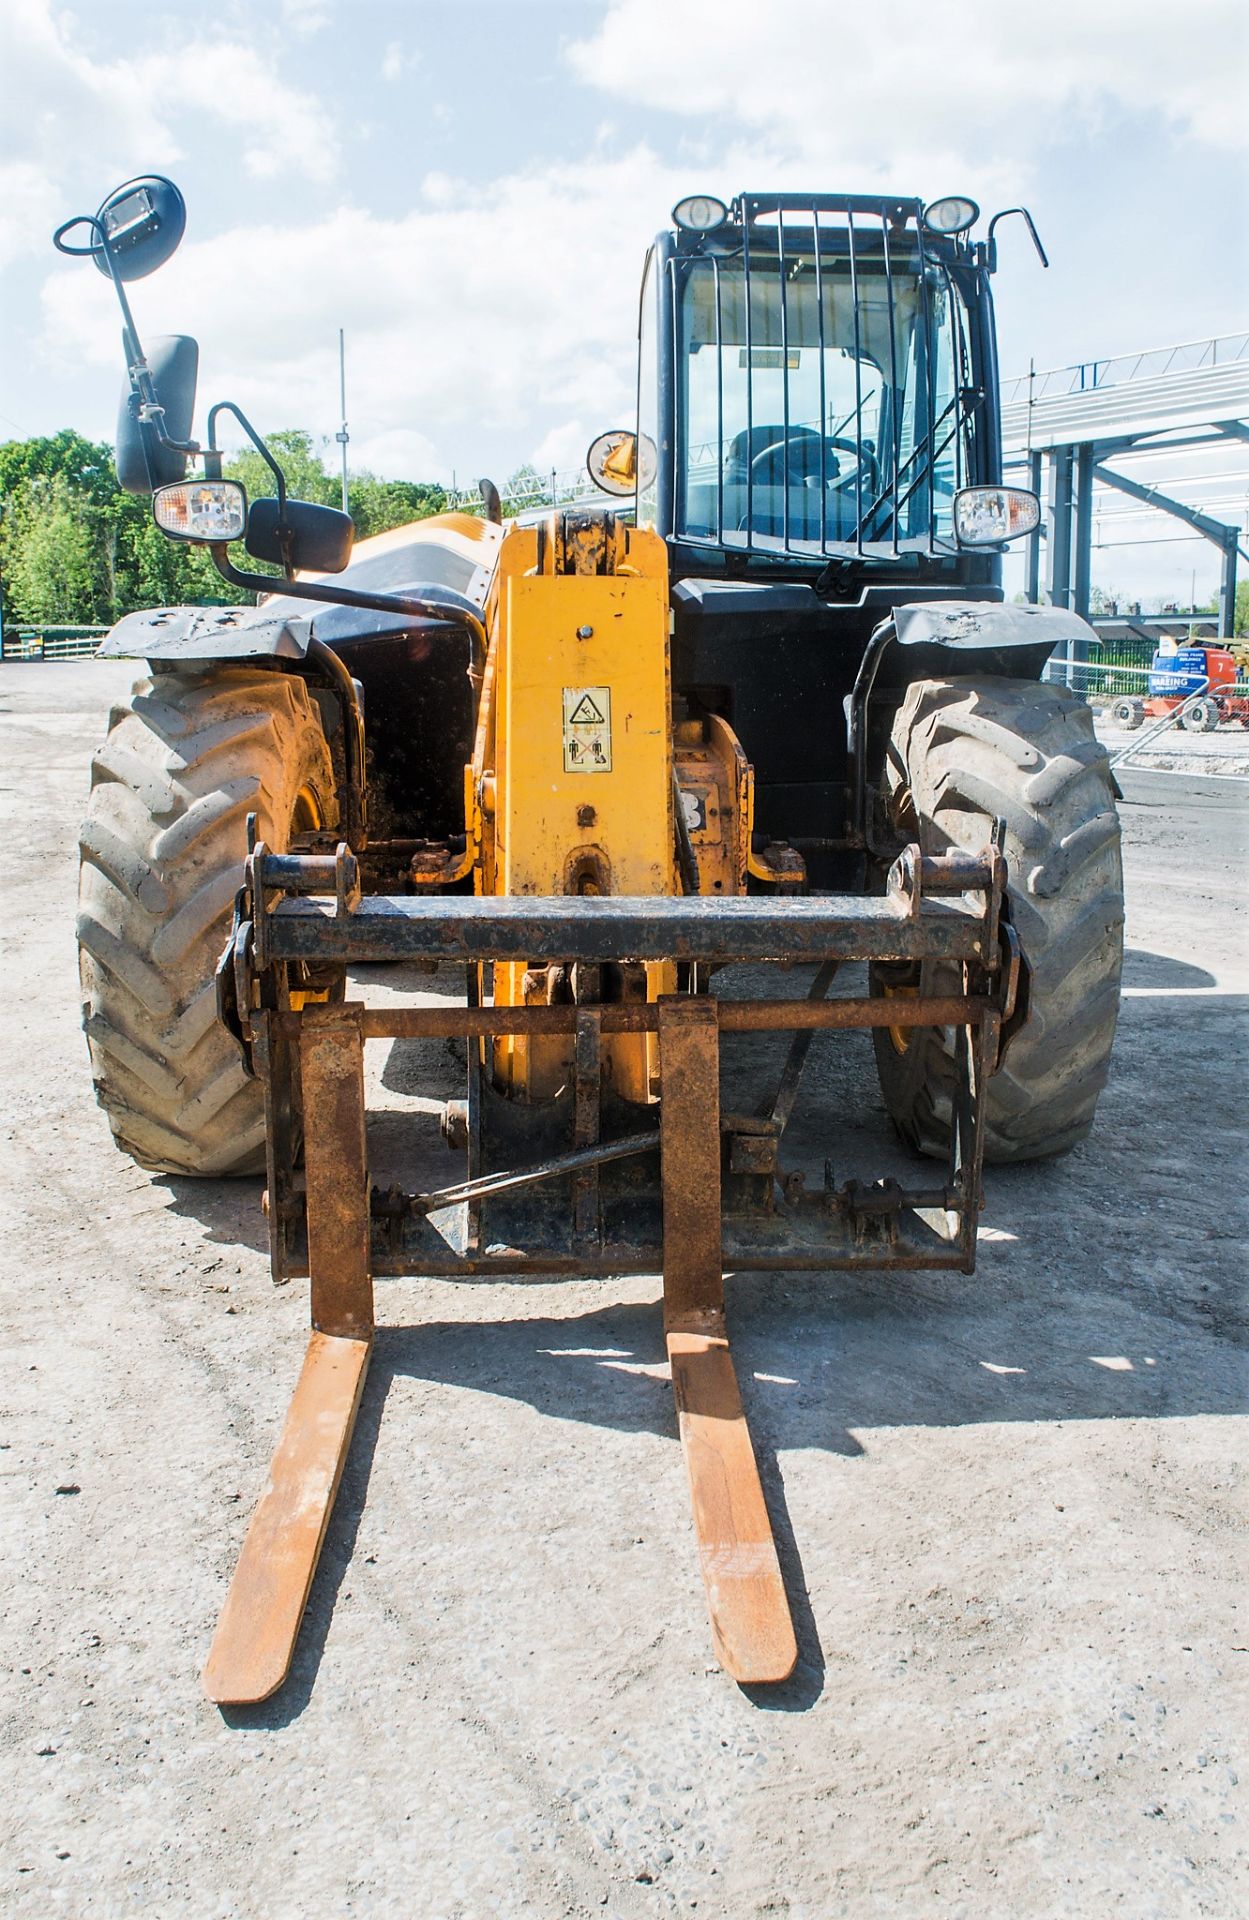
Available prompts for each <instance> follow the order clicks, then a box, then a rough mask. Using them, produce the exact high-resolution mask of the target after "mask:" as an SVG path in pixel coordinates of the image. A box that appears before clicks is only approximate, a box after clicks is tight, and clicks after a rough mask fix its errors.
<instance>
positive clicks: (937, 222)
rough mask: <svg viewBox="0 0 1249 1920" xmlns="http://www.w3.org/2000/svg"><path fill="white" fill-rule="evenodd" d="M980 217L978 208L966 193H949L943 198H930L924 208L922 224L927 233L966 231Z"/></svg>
mask: <svg viewBox="0 0 1249 1920" xmlns="http://www.w3.org/2000/svg"><path fill="white" fill-rule="evenodd" d="M979 218H980V209H979V207H978V206H977V205H976V203H975V201H974V200H969V199H968V198H967V196H966V194H962V193H949V194H947V195H946V196H945V198H944V199H943V200H931V201H929V203H928V205H927V206H926V207H925V208H924V225H925V226H926V227H927V229H928V231H929V233H966V231H967V229H968V227H973V226H975V224H976V222H977V220H979Z"/></svg>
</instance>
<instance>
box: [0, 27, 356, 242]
mask: <svg viewBox="0 0 1249 1920" xmlns="http://www.w3.org/2000/svg"><path fill="white" fill-rule="evenodd" d="M0 70H3V73H4V76H5V102H6V111H5V113H4V114H3V115H2V116H0V207H3V210H4V215H3V223H2V224H0V246H2V247H3V252H2V253H0V262H3V260H5V259H9V260H11V259H14V258H16V257H18V256H20V255H21V254H24V253H30V252H41V251H42V250H43V249H44V248H46V246H47V243H48V231H49V227H50V226H51V225H52V224H54V221H55V217H56V216H57V215H58V214H60V215H61V216H62V217H63V215H64V214H65V213H67V212H69V211H71V208H70V206H69V205H68V204H67V195H68V192H69V185H68V183H69V182H70V181H75V182H76V181H77V180H79V179H81V177H82V176H83V175H84V174H88V175H89V177H90V178H91V179H93V180H98V181H100V182H111V181H113V180H115V179H118V178H124V177H125V175H126V174H127V173H133V172H136V171H140V170H141V171H143V172H148V171H150V170H151V169H153V168H158V169H162V168H168V167H170V166H172V165H174V164H175V163H176V162H177V160H178V159H179V157H180V156H181V153H182V150H183V145H184V142H186V141H188V140H189V138H190V132H191V131H192V130H198V131H201V132H206V133H207V134H208V136H209V137H212V134H213V132H214V130H217V131H219V129H220V127H221V126H222V125H225V126H227V127H229V128H231V129H232V130H233V132H234V134H235V135H236V136H238V137H239V138H240V139H241V145H242V152H243V157H244V160H245V163H246V165H247V167H248V169H249V171H250V172H252V173H253V174H254V175H256V176H257V177H259V178H270V177H272V176H274V175H276V174H281V173H284V172H293V173H297V174H302V175H304V176H306V177H308V178H310V179H312V180H316V181H327V180H329V179H332V178H333V176H334V174H335V172H336V170H337V164H338V142H337V137H336V133H335V130H334V125H333V118H332V115H331V114H329V113H328V112H327V110H326V108H325V107H324V106H323V105H322V103H321V102H320V101H319V100H317V99H316V97H315V96H314V95H312V94H310V93H307V92H305V91H303V90H301V89H299V88H296V87H293V86H291V85H290V84H289V83H288V82H286V81H284V80H283V79H282V78H281V76H280V74H279V72H278V71H277V69H276V67H275V65H274V63H273V62H272V61H270V60H269V59H268V58H266V57H265V55H264V54H262V52H261V51H260V50H259V49H258V48H257V47H256V46H254V45H251V44H250V43H248V42H247V41H245V40H243V39H241V38H238V37H229V36H222V37H211V36H208V35H203V36H201V37H200V38H198V39H195V40H192V41H189V42H187V41H185V40H179V41H178V43H177V44H176V45H173V46H170V47H167V48H166V47H162V46H161V45H159V44H149V45H147V47H146V50H145V51H142V52H140V53H138V54H136V55H133V56H123V57H121V58H118V59H116V60H105V59H97V58H94V57H92V55H91V54H90V52H89V51H88V50H87V44H86V43H85V41H84V35H83V32H82V28H81V24H80V23H79V22H76V21H75V19H74V17H73V16H72V15H70V14H68V13H65V12H54V11H53V8H52V4H51V0H5V4H4V5H3V7H0ZM19 103H23V104H21V106H20V108H19ZM214 123H215V126H214ZM50 216H51V217H50Z"/></svg>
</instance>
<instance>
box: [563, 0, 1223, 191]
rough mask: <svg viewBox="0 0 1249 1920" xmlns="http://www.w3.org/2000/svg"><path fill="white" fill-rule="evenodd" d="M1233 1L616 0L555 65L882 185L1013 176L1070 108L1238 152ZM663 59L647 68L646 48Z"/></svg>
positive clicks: (651, 58) (651, 57) (626, 95)
mask: <svg viewBox="0 0 1249 1920" xmlns="http://www.w3.org/2000/svg"><path fill="white" fill-rule="evenodd" d="M1247 18H1249V16H1246V13H1245V10H1244V7H1243V0H1185V4H1184V5H1183V6H1182V7H1179V6H1177V5H1175V3H1174V0H1098V4H1097V5H1095V6H1091V5H1089V4H1088V0H1049V4H1048V5H1047V6H1046V7H1045V8H1044V9H1043V10H1042V11H1041V12H1033V13H1028V12H1026V11H1022V10H1020V9H1019V8H1011V7H1000V6H999V7H996V8H993V7H990V8H980V9H977V10H972V11H969V10H968V9H967V8H966V7H965V6H963V5H961V4H960V5H955V4H951V3H950V0H946V4H944V5H943V4H941V3H940V0H938V3H937V4H935V5H934V4H933V3H932V0H891V4H890V5H889V6H888V8H886V9H883V10H882V9H873V8H871V7H849V6H843V5H840V4H830V0H786V5H785V6H784V7H783V8H781V9H778V10H776V11H774V12H768V11H767V10H765V9H761V8H760V7H759V6H758V5H757V4H755V0H613V4H612V5H611V6H610V8H609V9H608V11H607V14H606V16H605V17H604V19H603V20H602V22H601V24H600V26H599V27H598V29H597V31H596V32H595V33H593V34H592V35H591V36H590V37H589V38H588V39H585V40H580V41H576V42H573V43H572V44H571V45H570V46H569V47H568V48H567V58H568V60H569V62H570V63H571V65H572V68H573V70H574V72H576V73H577V74H578V75H579V76H580V77H581V78H582V79H583V80H586V81H589V82H590V83H592V84H593V85H595V86H597V87H600V88H602V89H603V90H604V91H605V92H607V93H609V94H613V95H616V96H617V97H619V98H622V99H625V100H631V101H634V102H637V103H640V104H642V105H645V106H648V107H657V108H663V109H668V110H671V111H672V112H674V113H679V114H680V115H681V116H682V118H683V119H684V120H685V121H686V122H687V123H688V122H689V120H690V117H691V116H694V115H708V116H715V118H716V120H717V122H718V123H719V125H720V126H721V127H729V128H737V129H741V128H743V127H744V128H753V129H757V130H758V131H760V132H762V133H765V134H767V135H769V136H770V137H771V138H773V139H774V140H775V141H776V142H777V143H778V146H779V147H780V148H781V150H782V151H783V152H785V153H787V154H792V155H797V156H800V157H802V158H803V159H805V160H807V161H809V162H814V163H817V164H818V165H819V166H820V167H821V168H822V169H829V168H840V169H842V171H843V177H844V170H845V169H846V168H855V169H859V170H861V171H863V172H865V173H866V174H868V175H870V176H871V177H872V178H878V177H879V176H880V173H881V170H882V168H883V169H885V170H887V171H888V172H889V173H890V174H891V176H892V178H893V179H894V181H895V182H900V181H902V180H904V179H905V178H906V177H908V175H909V177H910V178H912V179H915V180H926V179H930V178H935V177H936V175H937V173H939V172H940V165H941V163H946V164H948V165H949V166H950V168H951V177H952V178H953V180H954V185H955V186H957V185H959V184H960V182H959V180H958V178H957V174H958V171H959V168H960V167H961V168H962V169H963V170H964V173H966V170H967V169H969V168H972V167H974V166H976V165H977V164H978V163H979V162H980V160H981V157H982V156H984V155H986V154H987V156H988V157H989V159H990V161H991V163H992V164H993V167H994V170H1000V169H1009V168H1010V167H1011V165H1012V162H1014V161H1018V162H1021V163H1022V164H1023V165H1024V166H1025V167H1026V166H1027V165H1028V163H1029V162H1030V161H1031V160H1032V159H1033V158H1034V157H1035V154H1036V152H1037V151H1038V149H1040V148H1041V147H1043V146H1044V145H1045V143H1046V141H1047V140H1048V139H1050V138H1051V137H1052V136H1053V135H1054V134H1056V133H1058V132H1059V131H1061V130H1062V126H1063V118H1064V116H1065V115H1067V114H1069V113H1070V112H1072V111H1075V112H1078V113H1079V114H1081V115H1082V116H1085V117H1088V116H1090V115H1092V114H1095V113H1096V112H1097V111H1098V109H1099V107H1100V106H1101V105H1102V104H1103V103H1113V104H1116V105H1119V106H1124V107H1128V108H1131V109H1132V110H1134V111H1142V110H1143V111H1148V112H1155V113H1157V114H1158V116H1159V117H1160V119H1161V120H1162V121H1163V123H1164V124H1165V125H1168V126H1169V127H1170V128H1171V129H1172V130H1173V131H1174V132H1176V133H1178V134H1180V135H1182V136H1185V137H1188V138H1192V139H1194V140H1199V141H1204V142H1205V143H1207V144H1209V145H1211V146H1216V147H1222V148H1227V149H1234V148H1240V147H1243V146H1244V145H1245V144H1246V140H1247V138H1249V135H1247V131H1246V130H1247V128H1249V116H1247V115H1246V114H1245V111H1244V72H1245V68H1244V61H1243V58H1240V59H1238V58H1237V48H1238V47H1239V48H1240V49H1241V50H1242V53H1243V48H1244V42H1245V30H1246V19H1247ZM656 48H662V49H663V57H662V58H656V57H655V49H656Z"/></svg>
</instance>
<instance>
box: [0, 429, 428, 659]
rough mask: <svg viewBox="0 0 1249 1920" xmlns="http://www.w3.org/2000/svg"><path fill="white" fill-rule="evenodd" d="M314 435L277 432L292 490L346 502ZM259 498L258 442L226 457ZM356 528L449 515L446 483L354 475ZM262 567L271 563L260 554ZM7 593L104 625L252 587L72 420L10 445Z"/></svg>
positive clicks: (28, 615) (20, 603)
mask: <svg viewBox="0 0 1249 1920" xmlns="http://www.w3.org/2000/svg"><path fill="white" fill-rule="evenodd" d="M326 445H327V443H326V442H324V441H321V442H318V441H316V440H315V439H314V437H313V435H312V434H310V433H306V432H304V431H303V430H302V429H299V428H291V427H288V428H284V429H280V430H279V431H277V432H275V433H273V434H271V435H270V436H269V446H270V448H271V449H272V451H273V454H274V457H275V458H276V459H277V461H278V462H279V464H280V465H281V467H282V470H283V474H284V476H285V480H286V485H287V489H288V491H289V493H290V495H291V497H292V498H293V499H296V500H311V501H314V502H316V503H317V504H319V505H321V506H335V507H336V506H338V505H339V502H340V500H341V497H342V495H341V482H340V480H339V477H338V475H337V474H335V473H331V472H329V471H327V469H326V465H325V459H324V449H325V447H326ZM224 471H225V474H226V477H227V478H228V479H231V480H239V481H241V482H242V484H243V486H244V487H245V488H246V490H247V497H248V499H249V500H255V499H263V498H266V497H271V496H272V495H273V494H274V493H275V492H276V490H277V488H276V482H275V479H274V476H273V472H272V469H271V468H270V467H269V465H268V463H267V462H266V461H265V460H264V458H263V457H262V456H261V455H260V454H259V453H257V452H256V451H255V449H254V448H247V449H245V450H244V451H243V452H241V453H239V454H237V455H236V456H234V457H233V458H232V459H230V460H229V461H227V462H226V464H225V468H224ZM350 487H351V506H352V515H353V518H354V519H355V522H356V531H357V536H358V537H359V538H361V539H363V538H366V537H367V536H368V535H369V534H373V533H384V532H386V531H387V530H388V529H389V528H391V527H398V526H405V525H406V524H407V523H408V522H409V521H412V520H421V519H424V518H425V517H426V516H427V515H429V514H431V513H439V512H441V511H442V510H443V508H444V507H445V505H446V494H445V492H444V490H443V489H442V488H441V487H439V486H436V485H434V484H432V483H430V482H424V481H415V480H379V479H378V478H377V476H376V475H374V474H371V473H359V474H356V475H354V476H351V478H350ZM250 564H252V565H253V566H254V567H255V570H256V571H258V572H264V571H276V569H267V568H265V567H263V566H262V565H261V564H260V563H259V562H253V563H250ZM0 591H2V592H3V594H4V604H5V607H6V610H7V613H8V617H9V618H10V619H17V620H28V621H31V622H39V623H43V624H53V623H73V624H80V623H81V624H83V625H94V624H101V625H103V624H106V623H108V622H111V621H113V620H117V619H119V618H120V617H121V615H122V614H124V613H130V612H133V611H134V610H135V609H137V608H141V607H162V606H179V605H188V604H189V605H204V604H208V605H219V604H221V603H222V602H235V601H238V600H239V599H240V598H243V597H247V596H245V595H243V594H242V592H241V590H240V589H238V588H235V587H231V586H230V585H229V583H228V582H226V581H224V580H222V578H221V576H220V575H219V574H218V573H217V571H216V569H215V568H214V566H213V563H212V560H211V558H210V556H209V554H208V553H207V551H206V550H205V549H204V548H202V547H193V546H189V545H186V544H184V543H183V542H181V541H177V540H168V539H166V537H165V535H164V534H163V533H161V532H160V530H159V528H158V527H157V526H156V525H155V523H154V522H153V519H152V508H151V502H150V501H149V500H148V499H147V498H146V497H145V496H143V495H138V494H130V493H123V492H122V491H121V489H120V487H119V486H118V485H117V478H116V474H115V472H114V469H113V452H112V449H111V447H109V446H107V445H106V444H104V443H103V442H96V441H90V440H85V439H84V438H83V437H82V435H81V434H78V433H74V432H72V431H71V430H70V429H68V428H63V429H62V431H61V432H60V433H56V434H51V435H48V436H45V437H42V438H37V439H33V440H10V441H7V442H4V443H0Z"/></svg>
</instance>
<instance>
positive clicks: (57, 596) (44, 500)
mask: <svg viewBox="0 0 1249 1920" xmlns="http://www.w3.org/2000/svg"><path fill="white" fill-rule="evenodd" d="M4 553H5V561H6V567H5V571H6V574H7V576H8V579H7V588H8V591H7V593H6V602H7V605H8V610H9V615H10V617H13V616H16V618H17V619H19V620H29V621H38V622H40V623H41V624H43V625H46V626H72V625H79V624H81V625H85V626H90V625H92V624H93V623H95V622H98V621H100V620H103V619H107V617H108V612H109V604H108V594H107V590H106V578H105V575H104V573H103V569H102V568H101V565H100V560H101V529H100V525H99V521H98V517H97V516H94V515H93V513H92V509H91V504H90V502H89V500H88V499H87V498H86V497H85V495H84V494H82V493H79V492H76V491H75V489H74V488H73V487H71V486H70V484H69V481H68V480H67V479H66V477H65V475H64V474H63V473H54V474H52V475H51V476H46V475H43V474H38V475H35V476H34V477H32V478H31V479H29V480H27V481H26V483H25V484H24V485H23V487H22V488H21V491H20V492H19V493H18V495H17V496H16V503H15V506H14V508H13V511H12V514H11V515H6V518H5V529H4Z"/></svg>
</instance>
